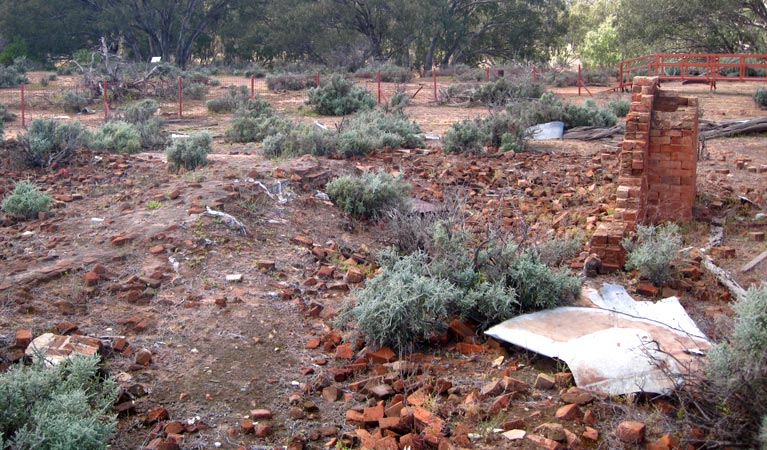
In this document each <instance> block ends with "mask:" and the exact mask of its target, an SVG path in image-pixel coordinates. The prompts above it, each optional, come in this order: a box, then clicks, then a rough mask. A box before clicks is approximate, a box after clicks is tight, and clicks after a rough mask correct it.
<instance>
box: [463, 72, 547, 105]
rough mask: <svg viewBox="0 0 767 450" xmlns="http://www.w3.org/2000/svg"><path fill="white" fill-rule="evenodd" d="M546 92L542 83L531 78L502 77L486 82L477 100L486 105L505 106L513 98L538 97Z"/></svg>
mask: <svg viewBox="0 0 767 450" xmlns="http://www.w3.org/2000/svg"><path fill="white" fill-rule="evenodd" d="M544 92H545V88H544V86H543V85H542V84H541V83H538V82H535V81H533V80H532V79H529V78H520V79H516V80H509V79H506V78H501V79H499V80H497V81H491V82H489V83H484V84H483V85H482V86H481V87H480V88H479V92H478V93H477V96H476V100H477V101H479V102H481V103H482V104H485V105H490V106H503V105H506V104H508V103H509V102H510V101H511V100H513V99H536V98H540V97H541V95H543V93H544Z"/></svg>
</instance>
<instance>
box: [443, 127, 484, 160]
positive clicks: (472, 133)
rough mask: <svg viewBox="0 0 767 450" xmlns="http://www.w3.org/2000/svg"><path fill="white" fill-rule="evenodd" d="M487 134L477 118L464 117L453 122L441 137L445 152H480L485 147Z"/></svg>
mask: <svg viewBox="0 0 767 450" xmlns="http://www.w3.org/2000/svg"><path fill="white" fill-rule="evenodd" d="M486 141H487V134H486V133H485V130H483V129H482V127H481V126H480V124H479V122H478V121H477V120H471V119H464V120H462V121H460V122H456V123H454V124H453V125H452V126H451V127H450V129H449V130H447V132H446V133H445V136H444V137H443V139H442V150H443V151H444V152H445V153H467V152H475V153H476V152H481V151H482V149H484V148H485V142H486Z"/></svg>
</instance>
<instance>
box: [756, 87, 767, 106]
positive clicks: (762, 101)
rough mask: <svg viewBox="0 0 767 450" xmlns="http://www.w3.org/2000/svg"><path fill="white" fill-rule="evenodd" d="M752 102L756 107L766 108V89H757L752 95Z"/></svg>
mask: <svg viewBox="0 0 767 450" xmlns="http://www.w3.org/2000/svg"><path fill="white" fill-rule="evenodd" d="M754 102H755V103H756V106H758V107H760V108H762V109H765V108H767V88H759V89H757V90H756V92H755V93H754Z"/></svg>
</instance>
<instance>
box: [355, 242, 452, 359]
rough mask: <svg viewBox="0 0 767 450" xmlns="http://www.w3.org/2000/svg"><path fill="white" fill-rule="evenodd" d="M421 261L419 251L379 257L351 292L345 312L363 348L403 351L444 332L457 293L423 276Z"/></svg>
mask: <svg viewBox="0 0 767 450" xmlns="http://www.w3.org/2000/svg"><path fill="white" fill-rule="evenodd" d="M427 261H428V260H427V256H426V255H425V254H423V253H414V254H412V255H408V256H403V257H399V256H397V255H396V254H394V253H393V252H389V253H383V254H382V255H379V262H380V264H381V271H380V272H379V273H378V275H376V276H375V277H374V278H373V279H371V280H368V281H367V283H366V285H365V287H364V288H363V289H361V290H358V291H355V297H356V304H355V305H354V307H353V308H351V310H350V311H347V313H346V315H348V316H350V317H351V318H353V319H354V320H355V321H356V323H357V328H358V329H359V330H360V331H361V332H362V333H363V334H364V335H365V338H366V341H367V342H368V344H370V345H372V346H374V347H380V346H384V345H388V346H391V347H392V348H394V349H395V350H397V351H400V352H404V351H407V350H410V349H412V348H413V347H414V345H415V344H416V343H418V342H421V341H424V340H427V339H429V337H430V336H431V335H432V333H435V332H438V331H442V330H444V329H445V328H446V323H447V320H449V318H450V313H451V304H452V303H453V302H454V301H456V300H457V299H458V297H459V295H460V291H459V290H458V289H457V288H456V287H455V286H453V285H452V284H451V283H450V282H448V281H447V280H441V279H438V278H434V277H431V276H429V274H428V273H427V271H426V267H427ZM342 317H343V316H342Z"/></svg>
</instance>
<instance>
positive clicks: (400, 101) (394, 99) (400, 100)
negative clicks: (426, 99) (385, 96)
mask: <svg viewBox="0 0 767 450" xmlns="http://www.w3.org/2000/svg"><path fill="white" fill-rule="evenodd" d="M409 104H410V95H409V94H408V93H407V91H405V90H404V89H397V91H396V92H395V93H394V95H392V96H391V99H389V104H388V108H389V109H390V110H392V111H402V109H403V108H405V107H406V106H408V105H409Z"/></svg>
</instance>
